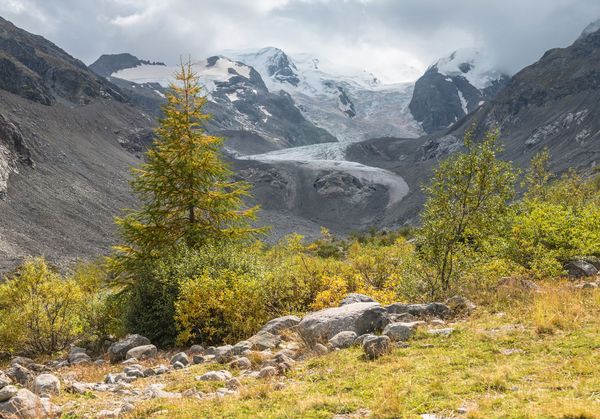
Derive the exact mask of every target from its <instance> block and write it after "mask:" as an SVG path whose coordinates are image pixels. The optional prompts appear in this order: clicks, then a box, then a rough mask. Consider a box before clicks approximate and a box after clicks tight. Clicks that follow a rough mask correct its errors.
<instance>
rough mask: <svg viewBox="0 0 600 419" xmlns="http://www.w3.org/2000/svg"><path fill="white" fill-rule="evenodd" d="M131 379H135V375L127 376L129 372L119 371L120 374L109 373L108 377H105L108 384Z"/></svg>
mask: <svg viewBox="0 0 600 419" xmlns="http://www.w3.org/2000/svg"><path fill="white" fill-rule="evenodd" d="M131 379H135V377H127V374H125V373H124V372H121V373H118V374H112V373H110V374H107V375H106V377H104V383H106V384H117V383H119V382H121V381H125V382H128V381H130V380H131Z"/></svg>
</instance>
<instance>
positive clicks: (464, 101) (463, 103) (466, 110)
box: [457, 89, 469, 115]
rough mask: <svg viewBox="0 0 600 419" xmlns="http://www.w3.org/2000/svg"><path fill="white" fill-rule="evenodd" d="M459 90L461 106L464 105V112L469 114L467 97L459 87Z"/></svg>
mask: <svg viewBox="0 0 600 419" xmlns="http://www.w3.org/2000/svg"><path fill="white" fill-rule="evenodd" d="M457 92H458V98H459V99H460V106H461V107H462V110H463V112H464V114H465V115H467V114H468V113H469V109H468V108H467V100H466V99H465V96H464V95H463V93H462V92H461V91H460V89H458V90H457Z"/></svg>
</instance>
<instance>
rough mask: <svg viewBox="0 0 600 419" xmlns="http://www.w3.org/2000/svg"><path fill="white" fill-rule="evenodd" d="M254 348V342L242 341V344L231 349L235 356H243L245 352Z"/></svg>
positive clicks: (237, 344) (239, 343)
mask: <svg viewBox="0 0 600 419" xmlns="http://www.w3.org/2000/svg"><path fill="white" fill-rule="evenodd" d="M253 346H254V344H253V343H252V342H250V341H247V340H242V341H241V342H238V343H236V344H235V345H233V348H231V352H232V353H233V354H234V355H242V354H243V353H244V352H245V351H249V350H251V349H252V347H253Z"/></svg>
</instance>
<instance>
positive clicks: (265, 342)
mask: <svg viewBox="0 0 600 419" xmlns="http://www.w3.org/2000/svg"><path fill="white" fill-rule="evenodd" d="M248 341H249V342H251V343H252V344H253V345H254V346H255V347H256V349H258V350H259V351H264V350H265V349H273V348H276V347H277V345H279V344H280V343H281V337H280V336H279V335H274V334H272V333H270V332H264V331H260V332H258V333H257V334H256V335H254V336H252V337H251V338H250V339H248Z"/></svg>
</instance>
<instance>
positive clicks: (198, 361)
mask: <svg viewBox="0 0 600 419" xmlns="http://www.w3.org/2000/svg"><path fill="white" fill-rule="evenodd" d="M203 362H204V357H203V356H202V355H192V363H193V364H194V365H197V364H202V363H203Z"/></svg>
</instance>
